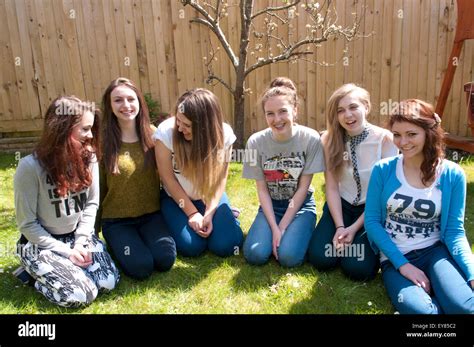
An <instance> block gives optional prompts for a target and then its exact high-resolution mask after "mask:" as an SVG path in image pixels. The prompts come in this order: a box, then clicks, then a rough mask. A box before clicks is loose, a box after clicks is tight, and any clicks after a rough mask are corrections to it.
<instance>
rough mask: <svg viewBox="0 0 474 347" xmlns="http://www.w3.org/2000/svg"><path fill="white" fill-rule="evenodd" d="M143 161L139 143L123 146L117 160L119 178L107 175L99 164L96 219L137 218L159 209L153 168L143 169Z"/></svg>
mask: <svg viewBox="0 0 474 347" xmlns="http://www.w3.org/2000/svg"><path fill="white" fill-rule="evenodd" d="M144 159H145V158H144V153H143V150H142V148H141V145H140V142H135V143H125V142H122V145H121V148H120V151H119V156H118V167H119V170H120V174H118V175H112V174H110V173H107V172H106V170H105V167H104V165H103V163H102V165H101V166H100V210H99V214H98V218H100V217H101V218H128V217H139V216H141V215H144V214H147V213H152V212H155V211H158V210H159V209H160V178H159V176H158V171H157V169H156V168H155V167H153V166H150V167H147V168H146V169H145V168H144ZM100 215H101V216H100Z"/></svg>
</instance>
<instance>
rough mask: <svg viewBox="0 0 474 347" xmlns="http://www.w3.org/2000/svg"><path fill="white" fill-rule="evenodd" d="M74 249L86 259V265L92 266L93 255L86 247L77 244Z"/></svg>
mask: <svg viewBox="0 0 474 347" xmlns="http://www.w3.org/2000/svg"><path fill="white" fill-rule="evenodd" d="M74 249H77V250H78V251H79V253H81V255H82V257H83V258H84V262H85V263H91V264H92V253H91V251H89V249H87V248H86V247H84V245H81V244H75V245H74Z"/></svg>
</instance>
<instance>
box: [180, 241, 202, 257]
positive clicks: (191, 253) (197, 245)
mask: <svg viewBox="0 0 474 347" xmlns="http://www.w3.org/2000/svg"><path fill="white" fill-rule="evenodd" d="M206 247H207V243H206V242H189V243H186V244H181V245H180V247H179V249H178V252H179V253H180V254H181V255H183V256H185V257H197V256H199V255H201V254H202V253H203V252H204V251H205V250H206Z"/></svg>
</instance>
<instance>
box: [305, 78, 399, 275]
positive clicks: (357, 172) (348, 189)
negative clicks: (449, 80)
mask: <svg viewBox="0 0 474 347" xmlns="http://www.w3.org/2000/svg"><path fill="white" fill-rule="evenodd" d="M370 108H371V105H370V96H369V93H368V92H367V90H365V89H363V88H360V87H358V86H356V85H355V84H345V85H343V86H341V87H340V88H338V89H337V90H336V91H335V92H334V93H333V94H332V96H331V97H330V98H329V102H328V112H327V119H326V121H327V131H326V132H325V133H324V134H323V136H322V141H323V144H324V150H325V157H326V172H325V181H326V203H325V204H324V208H323V215H322V217H321V219H320V220H319V222H318V225H317V226H316V230H315V232H314V235H313V238H312V239H311V242H310V245H309V248H308V260H309V261H310V262H311V263H312V264H313V265H314V266H315V267H316V268H317V269H318V270H328V269H331V268H334V267H335V266H337V265H338V264H340V265H341V268H342V270H343V271H344V273H345V274H347V275H348V276H349V277H350V278H352V279H355V280H368V279H372V278H374V277H375V275H376V274H377V271H378V269H379V262H378V259H377V256H376V255H375V254H374V252H373V251H372V249H371V248H370V245H369V241H368V239H367V235H366V232H365V230H364V207H365V200H366V196H367V185H368V182H369V178H370V173H371V172H372V168H373V166H374V164H375V163H376V162H377V161H379V160H380V159H382V158H386V157H391V156H394V155H397V153H398V150H397V148H396V146H395V145H394V144H393V142H392V134H391V133H390V132H389V131H388V130H386V129H382V128H379V127H377V126H375V125H373V124H370V123H369V122H367V120H366V118H367V115H368V114H369V112H370Z"/></svg>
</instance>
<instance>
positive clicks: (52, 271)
mask: <svg viewBox="0 0 474 347" xmlns="http://www.w3.org/2000/svg"><path fill="white" fill-rule="evenodd" d="M98 127H99V124H98V115H97V114H96V112H95V110H94V108H93V107H92V106H91V105H90V104H89V103H86V102H83V101H81V100H79V99H78V98H76V97H73V96H63V97H59V98H57V99H56V100H54V101H53V102H52V103H51V105H50V106H49V108H48V110H47V112H46V116H45V121H44V129H43V134H42V136H41V139H40V142H39V143H38V145H37V146H36V148H35V150H34V152H33V154H31V155H28V156H26V157H25V158H23V159H21V160H20V162H19V164H18V168H17V170H16V173H15V178H14V190H15V212H16V219H17V223H18V228H19V229H20V232H21V239H20V241H19V245H20V246H21V247H20V254H19V255H20V259H21V263H22V265H23V266H24V268H25V269H26V271H27V272H28V273H29V274H30V275H31V276H32V277H33V279H34V280H35V282H34V286H35V288H36V290H38V291H39V292H40V293H41V294H43V295H44V296H45V297H46V298H47V299H48V300H49V301H51V302H52V303H54V304H57V305H60V306H64V307H78V306H83V305H87V304H90V303H91V302H92V301H93V300H94V299H95V298H96V296H97V293H98V292H99V291H110V290H112V289H114V287H115V286H116V284H117V282H118V281H119V273H118V271H117V268H116V267H115V265H114V263H113V261H112V259H111V258H110V255H109V254H108V253H107V252H106V251H105V246H104V244H103V243H102V241H100V240H99V239H98V238H97V236H96V235H95V233H94V221H95V216H96V213H97V207H98V205H99V168H98V161H97V156H98V155H99V153H98V142H99V141H98V137H97V136H98V135H99V131H98V129H99V128H98Z"/></svg>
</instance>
